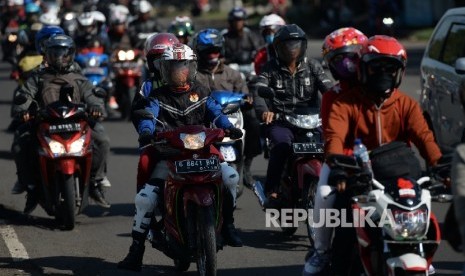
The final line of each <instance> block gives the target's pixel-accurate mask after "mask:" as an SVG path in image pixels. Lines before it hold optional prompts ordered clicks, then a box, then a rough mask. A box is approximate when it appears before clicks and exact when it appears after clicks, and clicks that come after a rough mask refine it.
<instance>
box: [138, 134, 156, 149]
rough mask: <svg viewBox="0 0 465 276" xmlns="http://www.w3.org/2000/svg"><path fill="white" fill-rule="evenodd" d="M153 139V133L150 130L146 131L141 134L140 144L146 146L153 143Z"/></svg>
mask: <svg viewBox="0 0 465 276" xmlns="http://www.w3.org/2000/svg"><path fill="white" fill-rule="evenodd" d="M152 139H153V135H152V134H151V133H150V132H148V131H144V132H142V133H141V134H140V135H139V144H140V146H141V147H143V146H146V145H148V144H150V143H152Z"/></svg>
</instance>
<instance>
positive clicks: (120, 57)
mask: <svg viewBox="0 0 465 276" xmlns="http://www.w3.org/2000/svg"><path fill="white" fill-rule="evenodd" d="M118 60H121V61H124V60H126V52H125V51H123V50H120V51H118Z"/></svg>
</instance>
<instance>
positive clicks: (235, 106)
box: [221, 103, 240, 115]
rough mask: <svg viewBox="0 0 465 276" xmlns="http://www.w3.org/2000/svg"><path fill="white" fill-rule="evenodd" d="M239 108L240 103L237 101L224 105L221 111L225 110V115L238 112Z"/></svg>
mask: <svg viewBox="0 0 465 276" xmlns="http://www.w3.org/2000/svg"><path fill="white" fill-rule="evenodd" d="M239 108H240V105H239V104H237V103H229V104H227V105H226V106H225V107H223V109H222V110H221V112H223V114H225V115H228V114H232V113H234V112H237V111H238V110H239Z"/></svg>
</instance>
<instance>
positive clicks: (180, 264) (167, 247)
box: [152, 126, 224, 275]
mask: <svg viewBox="0 0 465 276" xmlns="http://www.w3.org/2000/svg"><path fill="white" fill-rule="evenodd" d="M223 138H224V132H223V130H222V129H210V128H205V127H204V126H183V127H179V128H176V129H174V130H171V131H164V132H160V133H158V134H157V136H156V139H155V140H156V141H155V142H154V143H153V144H152V146H154V147H160V146H163V145H164V146H166V145H168V146H170V147H172V148H174V149H178V150H179V152H177V153H176V154H171V155H168V156H164V157H160V156H158V158H161V159H163V160H166V165H167V169H166V170H168V178H167V180H166V181H165V186H164V205H163V208H162V210H163V212H164V218H163V219H162V220H160V221H159V222H158V223H156V226H155V229H157V230H156V231H158V233H160V235H161V237H162V238H161V239H157V241H156V242H154V241H152V246H153V247H154V248H156V249H158V250H160V251H161V252H163V253H164V254H165V255H166V256H168V257H170V258H171V259H173V260H174V265H175V267H176V269H177V270H178V271H186V270H187V269H188V268H189V266H190V263H191V262H196V263H197V269H198V273H199V275H216V263H217V257H216V253H217V250H218V247H219V246H218V245H217V235H219V233H220V232H221V226H222V215H221V214H222V205H223V203H222V202H223V185H222V174H221V164H220V162H221V161H220V158H221V157H220V156H221V153H220V152H219V151H218V150H217V149H216V148H215V147H214V146H213V145H214V144H215V143H217V142H220V141H222V140H223ZM155 170H157V169H155ZM152 221H155V220H152ZM160 240H161V242H160Z"/></svg>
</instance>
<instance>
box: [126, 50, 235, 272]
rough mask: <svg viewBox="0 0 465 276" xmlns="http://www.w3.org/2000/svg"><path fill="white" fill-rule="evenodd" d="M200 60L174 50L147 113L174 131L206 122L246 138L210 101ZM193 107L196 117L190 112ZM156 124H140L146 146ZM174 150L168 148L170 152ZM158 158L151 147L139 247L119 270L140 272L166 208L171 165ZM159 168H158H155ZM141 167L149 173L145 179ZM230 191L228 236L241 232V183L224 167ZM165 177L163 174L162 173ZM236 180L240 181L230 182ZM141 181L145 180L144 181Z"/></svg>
mask: <svg viewBox="0 0 465 276" xmlns="http://www.w3.org/2000/svg"><path fill="white" fill-rule="evenodd" d="M196 71H197V70H196V56H195V54H194V52H193V51H192V49H191V48H189V46H187V45H184V44H174V45H173V46H171V47H168V48H167V49H166V50H165V52H164V53H163V56H162V58H161V60H160V72H161V77H162V80H163V83H164V85H163V86H161V87H159V88H156V89H154V90H152V92H151V93H150V103H149V105H148V106H147V107H145V108H146V110H150V112H151V113H152V114H153V115H154V116H155V118H158V120H160V121H162V122H164V123H165V124H166V125H167V127H168V128H175V127H179V126H183V125H195V124H204V123H205V120H208V121H210V122H211V121H213V120H214V118H216V117H217V118H218V119H217V120H215V122H216V125H217V127H220V128H223V129H225V130H226V131H227V132H229V135H230V136H231V137H232V138H233V139H237V138H240V137H241V136H242V131H241V130H240V129H237V128H234V126H233V125H232V124H231V123H230V122H229V120H228V118H227V117H226V116H225V115H223V114H222V113H221V107H220V105H218V104H217V103H216V102H215V100H214V99H213V98H211V97H209V93H210V92H209V89H208V88H206V87H204V86H202V85H201V84H199V83H198V82H196V81H195V75H196ZM186 108H189V109H190V110H191V111H190V112H187V113H186V112H185V110H186ZM154 122H155V120H153V119H145V120H142V121H141V122H140V124H139V125H138V132H139V143H140V146H145V145H148V144H150V142H151V140H152V138H153V134H154V132H155V131H156V129H155V124H154ZM167 150H168V149H167ZM159 154H160V153H159V152H158V154H157V150H155V149H154V147H146V149H145V150H144V152H142V154H141V159H140V161H139V175H138V177H139V178H141V177H143V178H145V181H146V184H145V185H144V186H143V187H142V189H141V190H140V191H139V192H138V194H137V195H136V198H135V204H136V214H135V216H134V224H133V228H132V237H133V242H132V245H131V247H130V248H129V253H128V255H127V256H126V258H124V260H123V261H121V262H119V264H118V268H121V269H128V270H134V271H140V270H141V266H142V258H143V254H144V251H145V246H144V242H145V239H146V237H147V232H148V230H149V229H148V226H149V225H150V220H151V217H150V214H152V212H153V211H154V208H155V207H156V206H157V205H159V206H161V205H160V204H162V203H161V202H160V201H161V200H160V197H159V193H160V189H162V188H163V186H164V181H165V179H166V173H167V170H168V168H166V167H165V168H163V164H166V163H165V162H160V160H153V159H154V158H156V156H159ZM155 164H156V165H155ZM141 167H144V168H146V169H145V170H144V172H143V174H141V171H140V169H141ZM153 168H155V177H156V178H152V179H150V176H151V175H152V170H153ZM222 172H223V173H224V175H223V176H224V177H223V179H224V180H226V181H224V182H225V183H224V185H225V186H226V189H225V200H224V202H223V203H224V207H223V217H224V223H223V229H224V231H225V232H226V233H231V232H235V228H234V224H233V221H234V220H233V217H232V212H233V205H234V200H235V198H234V193H235V190H236V185H237V181H238V173H237V172H236V171H235V170H234V169H232V168H231V167H229V166H222ZM160 173H162V174H164V175H163V176H162V175H158V174H160ZM229 177H232V178H233V179H234V181H228V178H229ZM138 181H139V180H138Z"/></svg>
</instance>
